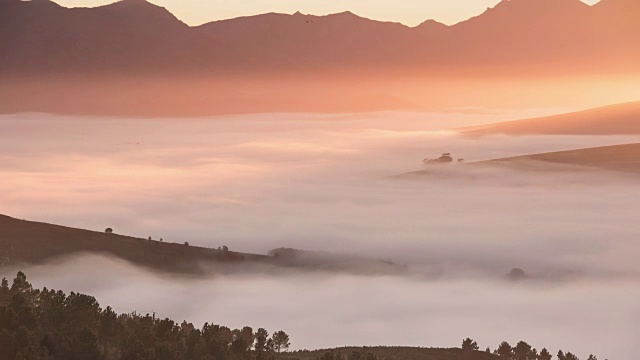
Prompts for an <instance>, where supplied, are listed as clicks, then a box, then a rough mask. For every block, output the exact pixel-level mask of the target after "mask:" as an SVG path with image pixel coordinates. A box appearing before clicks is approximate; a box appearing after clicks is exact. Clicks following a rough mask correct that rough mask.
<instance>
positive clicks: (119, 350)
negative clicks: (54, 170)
mask: <svg viewBox="0 0 640 360" xmlns="http://www.w3.org/2000/svg"><path fill="white" fill-rule="evenodd" d="M289 346H290V343H289V336H288V335H287V334H286V333H285V332H283V331H278V332H276V333H274V334H273V335H272V336H269V333H268V332H267V330H265V329H262V328H260V329H258V330H257V331H255V332H254V331H253V329H252V328H251V327H248V326H247V327H244V328H242V329H236V330H231V329H229V328H227V327H224V326H219V325H211V324H205V325H204V326H203V327H202V329H197V328H195V327H194V326H193V325H192V324H190V323H187V322H183V323H182V324H177V323H175V322H173V321H172V320H169V319H159V318H156V317H155V316H152V315H149V314H147V315H144V316H143V315H139V314H136V313H131V314H121V315H118V314H116V313H115V312H114V311H113V309H111V308H110V307H107V308H105V309H102V308H101V307H100V305H99V304H98V302H97V301H96V299H95V298H93V297H91V296H88V295H83V294H77V293H73V292H72V293H70V294H69V295H66V294H65V293H63V292H62V291H55V290H48V289H47V288H44V289H42V290H38V289H33V287H32V286H31V284H29V282H28V281H27V277H26V276H25V275H24V274H23V273H22V272H20V273H18V275H17V277H16V278H15V279H14V280H13V284H12V285H11V286H9V282H8V281H7V280H6V279H3V280H2V284H1V285H0V359H1V360H213V359H215V360H269V359H273V358H274V357H275V356H276V354H277V353H279V352H280V351H283V350H287V349H288V348H289Z"/></svg>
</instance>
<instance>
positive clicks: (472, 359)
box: [278, 346, 498, 360]
mask: <svg viewBox="0 0 640 360" xmlns="http://www.w3.org/2000/svg"><path fill="white" fill-rule="evenodd" d="M354 351H357V352H360V353H362V354H367V353H371V354H373V355H375V357H376V358H377V359H378V360H495V359H498V357H497V356H496V355H493V354H489V353H486V352H483V351H473V352H466V351H463V350H462V349H459V348H452V349H442V348H419V347H401V346H378V347H341V348H336V349H323V350H313V351H306V350H305V351H294V352H292V353H287V354H281V355H280V356H279V357H278V360H293V359H297V360H314V359H317V358H320V357H322V356H323V355H325V354H326V353H328V352H333V353H334V354H335V353H341V354H343V355H347V354H351V353H352V352H354Z"/></svg>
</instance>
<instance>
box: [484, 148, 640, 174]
mask: <svg viewBox="0 0 640 360" xmlns="http://www.w3.org/2000/svg"><path fill="white" fill-rule="evenodd" d="M534 163H547V164H555V165H562V166H565V167H567V166H568V167H569V168H571V167H590V168H599V169H604V170H612V171H623V172H633V173H638V172H640V143H636V144H623V145H612V146H601V147H593V148H585V149H577V150H567V151H555V152H549V153H541V154H531V155H523V156H514V157H508V158H501V159H494V160H488V161H482V162H480V163H474V164H489V165H491V164H498V165H500V164H502V165H507V166H528V165H534V166H535V164H534Z"/></svg>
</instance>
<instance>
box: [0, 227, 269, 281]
mask: <svg viewBox="0 0 640 360" xmlns="http://www.w3.org/2000/svg"><path fill="white" fill-rule="evenodd" d="M0 229H2V230H1V231H0V265H1V264H2V263H16V262H18V263H20V262H24V263H35V264H38V263H43V262H45V261H47V260H50V259H53V258H57V257H62V256H68V255H73V254H77V253H84V252H89V253H97V254H106V255H111V256H116V257H118V258H121V259H123V260H126V261H129V262H131V263H134V264H136V265H140V266H145V267H149V268H153V269H154V270H159V271H166V272H177V273H195V274H197V273H201V272H202V271H203V269H202V267H201V265H202V264H204V263H220V262H224V263H229V262H240V261H254V262H265V261H269V260H270V257H268V256H265V255H255V254H244V253H236V252H232V251H222V250H215V249H208V248H202V247H196V246H187V245H185V244H175V243H164V242H160V241H155V240H147V239H140V238H134V237H130V236H124V235H117V234H107V233H104V232H96V231H89V230H82V229H74V228H69V227H64V226H58V225H52V224H45V223H39V222H32V221H25V220H18V219H14V218H11V217H9V216H4V215H0Z"/></svg>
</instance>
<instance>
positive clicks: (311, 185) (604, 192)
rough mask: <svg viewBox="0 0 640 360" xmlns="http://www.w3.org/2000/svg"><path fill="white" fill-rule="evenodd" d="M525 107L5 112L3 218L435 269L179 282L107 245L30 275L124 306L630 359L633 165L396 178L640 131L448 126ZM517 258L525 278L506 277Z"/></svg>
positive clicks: (349, 333)
mask: <svg viewBox="0 0 640 360" xmlns="http://www.w3.org/2000/svg"><path fill="white" fill-rule="evenodd" d="M530 115H534V114H513V113H499V114H496V113H486V112H485V113H483V112H476V113H475V114H469V113H467V114H413V113H379V114H372V115H353V116H347V115H344V116H337V115H334V116H320V115H259V116H238V117H224V118H214V119H199V120H182V119H173V120H143V119H98V118H60V117H51V116H45V115H17V116H3V117H1V118H0V134H2V135H1V136H2V137H1V139H2V141H0V204H1V205H0V213H4V214H7V215H11V216H14V217H19V218H25V219H29V220H38V221H46V222H50V223H56V224H63V225H68V226H73V227H79V228H89V229H95V230H103V229H105V228H107V227H111V228H113V229H114V231H115V232H116V233H119V234H129V235H134V236H139V237H143V238H146V237H147V236H152V237H153V238H155V239H157V238H163V239H164V240H165V241H171V242H185V241H188V242H190V243H191V244H192V245H201V246H209V247H215V248H217V247H218V246H222V245H227V246H229V248H230V249H232V250H234V251H243V252H257V253H267V252H268V251H269V250H270V249H273V248H277V247H291V248H301V249H308V250H320V251H329V252H335V253H349V254H357V255H362V256H367V257H371V258H381V259H390V260H392V261H394V262H397V263H402V264H407V265H409V266H410V267H411V268H412V269H423V270H424V269H426V270H428V271H429V272H431V273H437V274H439V275H440V276H438V277H436V278H435V279H430V280H431V281H422V280H423V279H420V278H416V277H411V276H406V277H403V276H368V277H362V276H354V275H338V274H334V275H328V274H308V273H305V274H296V273H288V272H287V273H285V274H281V275H280V276H267V275H256V274H255V273H254V274H252V275H230V276H225V277H215V278H211V279H201V280H190V281H187V280H185V279H184V278H178V279H176V278H170V279H167V278H161V277H157V276H155V275H153V274H149V273H147V272H144V271H141V270H138V269H135V268H132V267H130V266H128V265H125V264H124V263H120V262H118V261H115V262H114V261H113V260H109V259H106V260H105V259H101V258H99V259H96V258H81V259H76V260H74V261H73V262H68V263H63V264H58V265H56V266H52V267H36V268H30V269H26V270H27V271H28V275H29V276H30V278H31V280H32V281H33V283H34V284H35V285H36V286H49V287H59V288H63V289H65V290H69V291H71V290H78V291H82V292H87V293H91V294H94V295H96V296H97V297H98V298H99V300H100V301H102V302H103V303H104V304H109V305H113V306H114V307H121V308H122V309H137V310H156V311H157V312H158V313H159V314H161V315H164V316H170V317H174V318H186V319H189V320H193V321H200V322H204V321H214V322H219V323H223V324H225V325H228V326H239V325H245V324H247V323H249V324H255V325H256V326H265V327H268V328H283V329H286V330H287V332H289V333H291V334H292V340H293V343H294V345H295V347H296V348H317V347H324V346H337V345H348V344H354V345H359V344H368V345H379V344H383V345H391V344H394V345H422V346H457V345H459V342H460V341H461V339H462V337H466V336H471V337H474V338H475V339H476V340H477V341H478V342H479V344H480V345H481V346H482V347H486V346H491V347H492V348H494V347H495V346H497V345H498V343H499V341H501V340H509V341H510V342H514V341H516V340H520V339H524V340H527V341H528V342H530V343H532V344H533V345H534V346H546V347H549V348H551V347H555V348H558V347H562V348H563V349H572V350H571V351H572V352H574V351H573V350H575V352H576V353H578V354H581V355H585V354H587V353H588V352H593V353H598V354H601V356H602V357H608V358H610V359H616V358H617V359H627V358H629V356H630V354H631V349H630V344H632V343H633V342H632V341H631V339H632V337H631V336H633V335H635V334H637V333H638V327H637V325H636V324H637V322H638V320H640V307H639V306H638V305H636V304H635V301H634V300H635V299H636V298H638V295H640V288H639V286H638V279H639V277H640V265H639V264H638V262H637V261H636V257H637V254H638V253H639V251H640V243H639V242H638V240H637V239H638V238H639V236H638V235H640V223H638V222H637V214H638V213H639V212H640V201H638V200H640V190H639V187H638V186H637V185H638V182H639V181H640V178H636V177H634V176H629V175H624V174H616V173H613V172H611V173H607V172H601V173H600V172H593V173H591V172H589V173H582V172H581V173H571V172H568V173H562V172H560V173H545V174H540V173H535V174H534V173H528V172H519V171H512V170H508V169H500V170H486V169H479V170H478V169H474V170H469V171H467V170H462V168H460V167H450V168H447V170H446V171H443V172H441V173H439V174H438V176H431V177H429V176H427V177H423V178H421V179H419V180H409V181H408V180H404V179H397V178H395V176H396V175H398V174H403V173H407V172H411V171H415V170H420V169H421V168H422V162H421V161H422V159H423V158H425V157H435V156H439V155H440V154H441V153H445V152H451V153H453V155H454V156H455V157H456V158H464V159H466V160H467V161H476V160H478V161H479V160H487V159H494V158H502V157H509V156H516V155H524V154H530V153H540V152H548V151H560V150H570V149H576V148H586V147H593V146H605V145H614V144H621V143H633V142H638V141H639V139H640V138H639V137H637V136H548V135H545V136H524V137H517V138H513V137H508V136H500V135H494V136H487V137H482V138H477V139H471V138H465V137H460V136H457V135H456V134H455V133H451V132H447V131H441V130H440V129H445V128H451V127H461V126H465V125H473V124H478V123H483V122H490V121H491V122H493V121H499V120H507V119H513V118H524V117H528V116H530ZM454 166H455V165H454ZM512 268H522V269H524V270H525V271H526V274H528V276H529V279H527V280H525V281H519V282H510V281H505V280H500V279H501V278H504V275H505V274H507V273H508V272H509V271H510V270H511V269H512ZM13 270H15V269H11V271H13ZM7 271H9V270H7ZM2 275H5V273H4V270H3V274H2ZM6 275H7V276H9V275H11V274H9V273H6ZM538 279H543V280H552V281H536V280H538ZM96 280H97V281H96ZM176 280H179V281H176ZM555 280H561V281H555Z"/></svg>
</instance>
